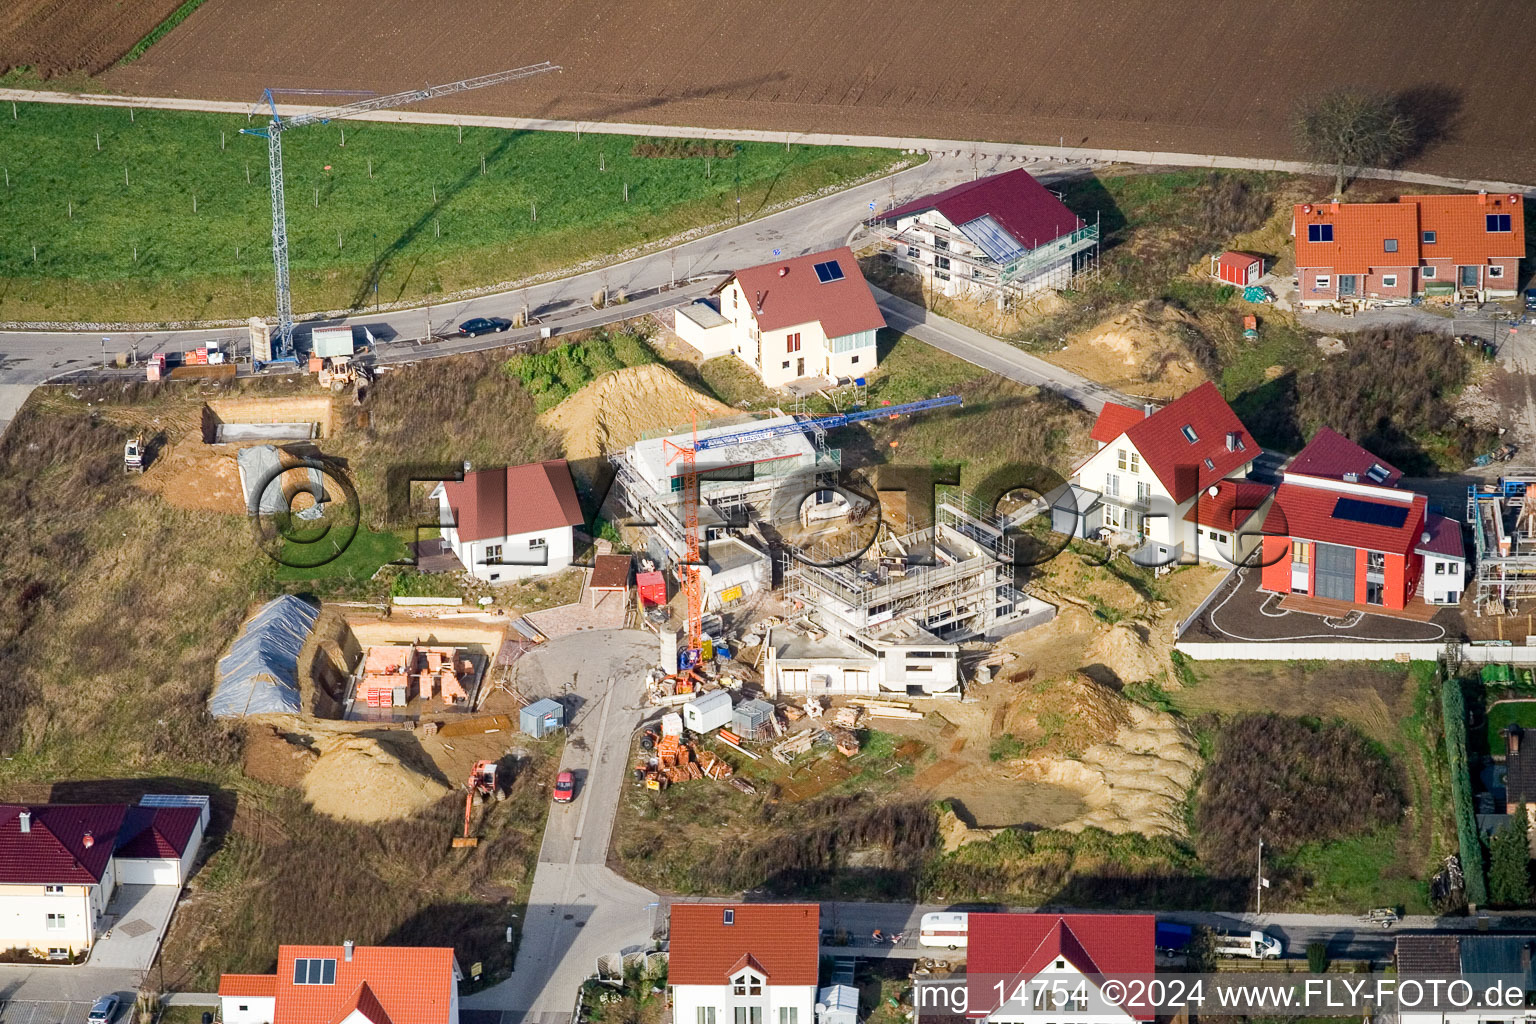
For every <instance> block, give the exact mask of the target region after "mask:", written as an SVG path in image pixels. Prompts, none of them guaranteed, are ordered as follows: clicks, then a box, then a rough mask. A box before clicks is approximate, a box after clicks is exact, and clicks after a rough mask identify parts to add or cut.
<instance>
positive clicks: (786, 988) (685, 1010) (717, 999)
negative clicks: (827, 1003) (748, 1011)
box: [672, 985, 816, 1024]
mask: <svg viewBox="0 0 1536 1024" xmlns="http://www.w3.org/2000/svg"><path fill="white" fill-rule="evenodd" d="M672 998H673V1010H672V1020H673V1022H674V1024H699V1016H698V1012H699V1008H700V1007H704V1006H713V1007H714V1008H715V1021H714V1024H734V1022H735V1008H736V1007H737V1006H753V1005H756V1006H761V1007H762V1008H763V1024H779V1010H780V1008H781V1007H793V1008H794V1009H795V1012H796V1018H797V1019H796V1024H815V1016H814V1014H815V1009H816V986H815V985H764V986H763V994H762V995H761V996H737V995H733V994H732V992H731V986H729V985H674V986H672Z"/></svg>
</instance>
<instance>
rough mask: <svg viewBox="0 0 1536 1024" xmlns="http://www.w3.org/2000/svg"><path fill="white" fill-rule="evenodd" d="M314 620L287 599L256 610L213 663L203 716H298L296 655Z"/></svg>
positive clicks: (308, 608) (310, 611)
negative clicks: (215, 664) (214, 677)
mask: <svg viewBox="0 0 1536 1024" xmlns="http://www.w3.org/2000/svg"><path fill="white" fill-rule="evenodd" d="M319 617H320V612H319V610H318V609H316V608H315V607H314V606H313V605H310V604H306V603H305V602H304V601H301V600H300V599H299V598H297V597H294V596H293V595H292V594H284V595H283V596H282V597H279V598H276V599H274V600H272V601H268V602H267V603H266V604H264V605H262V607H261V610H260V611H258V612H257V613H256V614H255V615H254V616H252V617H251V619H250V621H248V622H247V623H246V624H245V628H244V629H243V630H242V631H241V633H240V636H239V637H237V638H236V639H235V642H234V644H232V645H231V646H230V648H229V653H228V654H226V655H225V656H224V657H222V658H220V659H219V669H218V682H217V684H216V685H215V686H214V689H213V695H212V696H210V697H209V698H208V711H209V713H211V714H212V715H213V716H214V717H215V718H233V717H238V716H241V715H262V714H298V713H299V711H300V710H301V706H302V705H301V701H300V700H299V652H300V651H301V650H303V649H304V641H305V640H307V639H308V638H309V634H310V632H311V631H313V630H314V628H315V620H316V619H318V618H319Z"/></svg>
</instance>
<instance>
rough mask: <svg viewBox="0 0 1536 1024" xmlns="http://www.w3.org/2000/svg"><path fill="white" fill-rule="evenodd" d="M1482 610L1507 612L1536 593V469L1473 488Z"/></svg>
mask: <svg viewBox="0 0 1536 1024" xmlns="http://www.w3.org/2000/svg"><path fill="white" fill-rule="evenodd" d="M1467 522H1468V523H1469V524H1470V525H1471V527H1472V543H1473V548H1474V553H1475V556H1476V574H1477V590H1476V593H1475V603H1474V605H1473V607H1474V610H1475V611H1476V614H1478V615H1480V616H1481V615H1485V614H1486V615H1507V614H1512V613H1514V612H1515V610H1516V604H1517V602H1519V601H1522V600H1529V599H1532V598H1536V470H1533V471H1526V472H1522V473H1512V474H1509V475H1507V476H1502V477H1500V478H1499V480H1498V482H1497V483H1494V484H1473V485H1471V486H1469V487H1468V488H1467Z"/></svg>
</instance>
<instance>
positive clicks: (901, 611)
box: [765, 492, 1056, 696]
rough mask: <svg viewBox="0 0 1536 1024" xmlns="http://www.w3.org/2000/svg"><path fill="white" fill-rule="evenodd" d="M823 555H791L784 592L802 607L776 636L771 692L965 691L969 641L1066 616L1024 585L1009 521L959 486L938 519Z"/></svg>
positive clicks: (771, 659)
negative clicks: (853, 552) (963, 647)
mask: <svg viewBox="0 0 1536 1024" xmlns="http://www.w3.org/2000/svg"><path fill="white" fill-rule="evenodd" d="M815 555H816V553H815V552H814V551H813V552H811V556H812V557H811V559H810V560H805V561H802V560H797V559H793V558H788V559H786V562H785V570H784V590H785V596H786V597H787V598H789V599H790V601H791V602H792V607H793V608H795V609H796V610H797V611H802V612H803V613H804V617H803V619H800V620H798V621H792V622H791V623H790V624H788V625H787V626H784V627H780V628H779V629H776V630H774V631H773V632H772V633H771V634H770V638H769V648H768V655H767V656H768V659H769V664H768V666H767V667H766V668H765V677H766V681H767V686H768V688H769V690H770V692H774V693H809V694H838V693H877V692H881V691H885V692H899V693H906V694H908V695H911V696H932V695H937V694H956V693H957V692H958V687H959V683H960V667H959V653H960V649H959V646H958V645H959V644H960V643H962V642H964V641H968V640H996V639H999V638H1001V637H1003V636H1006V635H1008V634H1009V633H1015V632H1018V631H1020V630H1024V629H1028V628H1030V627H1031V626H1035V625H1039V624H1041V623H1043V622H1047V621H1049V620H1050V619H1051V618H1053V617H1054V616H1055V614H1056V609H1055V608H1054V607H1053V606H1052V605H1050V604H1047V603H1046V602H1044V601H1041V600H1039V599H1037V598H1032V597H1030V596H1028V595H1026V594H1024V593H1023V592H1021V591H1020V590H1018V589H1017V588H1016V587H1015V586H1014V572H1015V567H1014V565H1013V542H1012V540H1011V539H1010V538H1009V537H1008V535H1007V533H1006V530H1005V527H1004V523H1003V522H1002V520H1001V519H999V518H997V517H995V516H993V515H991V514H990V513H989V512H987V511H985V510H984V509H982V508H981V507H980V506H979V505H978V504H977V503H976V502H975V501H973V500H972V499H971V498H970V496H968V495H966V494H964V493H961V492H952V493H949V494H946V495H943V496H941V498H940V500H939V501H938V503H937V507H936V509H935V525H934V526H932V527H928V528H925V529H919V530H914V531H911V532H908V533H905V534H902V535H893V536H889V537H887V538H885V539H884V540H883V541H882V542H880V543H879V544H877V545H875V546H873V547H871V548H870V550H869V551H867V552H865V553H864V554H863V555H862V556H860V557H859V558H857V559H855V560H853V561H842V560H840V559H833V558H817V557H815Z"/></svg>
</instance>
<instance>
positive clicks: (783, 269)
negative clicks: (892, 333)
mask: <svg viewBox="0 0 1536 1024" xmlns="http://www.w3.org/2000/svg"><path fill="white" fill-rule="evenodd" d="M715 295H716V298H717V300H718V301H719V303H720V308H719V310H718V313H719V314H720V316H721V317H722V318H723V321H722V320H716V319H714V318H711V317H707V314H706V315H701V314H700V313H699V312H698V311H697V310H696V308H695V307H684V309H682V310H679V311H678V313H679V315H678V318H677V331H678V336H679V337H681V338H682V339H683V340H684V341H687V342H689V343H690V344H692V345H694V346H695V347H697V348H699V349H700V351H702V352H704V354H705V355H718V354H724V353H727V352H729V353H732V354H734V355H737V356H739V357H741V359H742V361H743V362H745V363H746V364H747V365H748V366H750V367H752V369H754V370H756V371H757V374H758V376H760V377H762V379H763V383H764V384H765V385H767V386H768V387H770V388H779V387H783V386H784V385H786V384H788V383H790V382H791V381H795V380H801V379H804V378H807V377H816V378H824V379H827V380H832V381H835V380H838V379H840V378H846V377H862V376H863V375H864V374H866V373H868V372H869V371H870V370H873V369H874V368H875V366H876V364H877V362H878V356H877V353H876V349H875V332H877V331H879V330H880V328H882V327H884V326H885V317H884V316H883V315H882V314H881V312H880V307H879V306H877V305H875V297H874V294H873V293H872V292H870V290H869V285H868V284H867V283H866V282H865V281H864V274H863V272H862V271H860V270H859V264H858V261H857V260H856V259H854V257H853V250H851V249H849V248H848V247H847V246H843V247H841V248H838V249H828V250H827V251H825V252H813V253H809V254H808V255H805V256H796V257H794V258H792V259H786V260H777V261H775V262H773V263H764V264H762V265H761V266H756V267H748V268H747V269H745V270H738V271H736V272H735V273H734V274H732V275H731V276H730V277H729V278H727V279H726V280H725V283H723V284H722V285H720V287H718V288H716V289H715ZM700 321H707V323H708V325H709V326H707V327H705V326H702V324H701V322H700Z"/></svg>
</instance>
